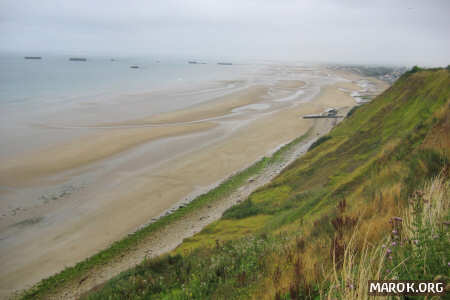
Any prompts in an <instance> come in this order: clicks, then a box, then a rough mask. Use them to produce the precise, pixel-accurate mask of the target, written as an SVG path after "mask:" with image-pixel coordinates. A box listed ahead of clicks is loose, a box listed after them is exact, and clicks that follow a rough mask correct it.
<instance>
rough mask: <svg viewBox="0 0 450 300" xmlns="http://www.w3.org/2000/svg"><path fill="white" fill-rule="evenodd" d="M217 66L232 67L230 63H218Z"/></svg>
mask: <svg viewBox="0 0 450 300" xmlns="http://www.w3.org/2000/svg"><path fill="white" fill-rule="evenodd" d="M217 64H218V65H222V66H231V65H232V63H230V62H218V63H217Z"/></svg>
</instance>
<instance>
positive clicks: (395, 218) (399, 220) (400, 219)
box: [392, 217, 403, 222]
mask: <svg viewBox="0 0 450 300" xmlns="http://www.w3.org/2000/svg"><path fill="white" fill-rule="evenodd" d="M392 220H394V221H397V222H401V221H403V219H402V218H400V217H393V218H392Z"/></svg>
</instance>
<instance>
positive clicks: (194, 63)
mask: <svg viewBox="0 0 450 300" xmlns="http://www.w3.org/2000/svg"><path fill="white" fill-rule="evenodd" d="M188 63H189V64H192V65H206V63H205V62H201V61H196V60H190V61H188Z"/></svg>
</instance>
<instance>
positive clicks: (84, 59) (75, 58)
mask: <svg viewBox="0 0 450 300" xmlns="http://www.w3.org/2000/svg"><path fill="white" fill-rule="evenodd" d="M69 60H70V61H87V59H86V58H84V57H71V58H69Z"/></svg>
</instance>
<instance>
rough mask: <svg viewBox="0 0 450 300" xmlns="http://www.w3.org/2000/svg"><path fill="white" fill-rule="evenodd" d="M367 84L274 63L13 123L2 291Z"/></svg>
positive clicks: (192, 188)
mask: <svg viewBox="0 0 450 300" xmlns="http://www.w3.org/2000/svg"><path fill="white" fill-rule="evenodd" d="M362 79H363V78H361V77H359V76H357V75H354V74H349V73H343V72H340V71H336V70H334V71H331V70H328V69H326V68H323V67H307V68H306V67H303V66H285V65H269V66H266V67H265V68H264V69H262V70H259V71H258V73H253V74H252V76H251V78H245V77H242V76H241V77H240V78H239V79H236V80H218V81H214V82H207V83H202V84H198V85H196V86H190V87H186V86H184V87H177V88H172V89H170V88H166V89H160V90H156V91H150V92H146V93H136V94H127V95H117V96H114V97H108V98H102V99H101V100H97V99H90V100H86V101H83V102H81V103H77V104H76V105H75V104H71V105H67V106H64V107H63V108H61V109H58V110H57V111H53V110H51V109H49V110H47V111H43V112H41V113H39V114H37V113H36V114H32V117H30V118H27V119H26V121H24V119H21V123H20V122H19V123H20V124H21V126H17V127H16V128H14V126H13V125H11V124H10V123H8V126H10V127H9V129H11V128H14V130H16V132H15V133H14V134H11V132H7V131H6V129H5V128H6V127H4V128H3V130H2V131H3V132H2V138H3V137H4V139H3V140H4V141H8V145H5V147H2V148H4V149H3V150H2V153H1V154H2V155H1V157H0V159H1V164H0V165H1V166H0V182H1V187H2V189H1V190H0V193H1V194H0V195H1V198H2V201H1V203H0V209H1V219H0V238H1V240H0V243H1V244H0V252H1V255H0V257H1V258H0V263H1V265H2V269H1V271H0V288H1V294H2V295H8V294H10V293H11V292H13V291H15V290H18V289H23V288H26V287H29V286H30V285H32V284H34V283H36V282H37V281H39V280H40V279H42V278H44V277H47V276H50V275H52V274H54V273H56V272H59V271H61V270H62V269H64V268H65V267H67V266H72V265H74V264H75V263H77V262H79V261H81V260H83V259H85V258H87V257H89V256H91V255H93V254H94V253H96V252H98V251H100V250H102V249H104V248H106V247H108V245H110V244H111V243H113V242H114V241H116V240H119V239H121V238H123V237H125V236H126V235H127V234H129V233H131V232H133V231H135V230H136V229H137V228H139V227H140V226H141V225H142V224H146V223H148V222H149V221H150V220H151V219H152V218H158V217H160V216H162V215H164V214H165V213H166V212H167V210H169V209H171V208H172V207H174V206H177V205H179V204H182V203H185V202H186V201H188V200H189V199H192V198H194V197H195V196H196V195H199V194H201V193H204V192H205V191H207V190H208V189H209V188H211V187H213V186H216V185H217V184H218V183H220V182H221V181H222V180H224V179H225V178H227V177H228V176H229V175H230V174H233V173H235V172H237V171H238V170H243V169H245V168H246V167H248V166H250V165H252V164H253V163H254V162H255V161H257V160H259V159H261V158H262V157H263V156H267V155H269V154H270V153H272V152H273V151H274V150H275V149H277V148H279V147H280V145H283V144H286V143H288V142H289V141H291V140H293V139H295V138H297V137H299V136H302V135H304V134H305V133H307V132H308V131H309V130H310V129H311V127H312V126H313V125H314V124H315V123H314V121H312V120H304V119H301V116H302V115H304V114H315V113H321V112H323V111H324V110H325V109H326V108H328V107H335V108H337V109H340V110H343V111H346V110H347V111H348V110H349V109H350V108H351V107H352V106H354V105H355V104H356V102H355V99H354V98H353V97H352V96H351V93H352V92H355V91H361V88H362V87H361V83H360V82H359V80H362ZM364 80H366V81H368V82H370V83H371V84H372V87H373V89H375V91H374V92H381V91H382V90H383V89H384V88H386V85H385V84H384V83H382V82H380V81H377V80H375V79H367V78H365V79H364ZM358 83H359V84H358ZM364 88H366V86H364ZM186 98H190V99H193V100H192V101H191V102H188V105H182V106H181V105H180V106H177V105H173V103H174V102H176V101H181V100H177V99H186ZM152 99H154V101H152ZM152 103H160V104H159V105H160V107H159V108H155V106H154V104H152ZM171 103H172V104H171ZM152 105H153V106H152ZM6 121H7V120H6V117H5V118H3V120H2V124H3V123H5V124H6ZM327 121H328V120H327ZM11 122H13V120H11ZM17 133H19V134H17ZM41 137H42V138H41ZM189 225H190V224H187V225H186V226H189ZM168 238H170V237H168ZM112 275H114V274H112Z"/></svg>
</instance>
